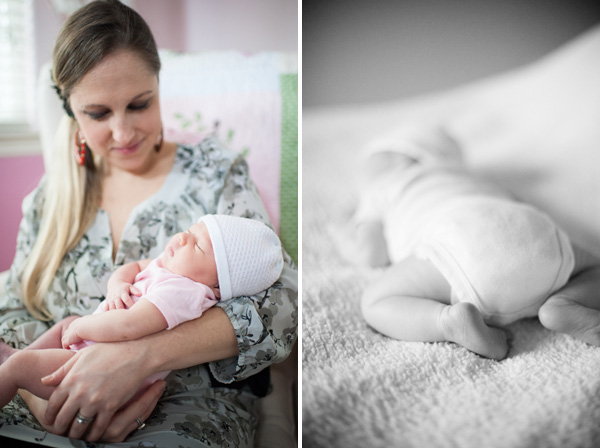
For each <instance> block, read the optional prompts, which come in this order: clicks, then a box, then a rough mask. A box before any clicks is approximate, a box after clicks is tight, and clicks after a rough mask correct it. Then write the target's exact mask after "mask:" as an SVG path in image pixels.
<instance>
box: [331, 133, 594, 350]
mask: <svg viewBox="0 0 600 448" xmlns="http://www.w3.org/2000/svg"><path fill="white" fill-rule="evenodd" d="M361 167H362V169H363V170H364V172H363V173H362V177H363V184H362V186H361V190H360V194H359V202H358V206H357V209H356V211H355V213H354V215H353V217H352V219H351V220H350V222H349V224H348V227H346V228H345V229H343V231H342V232H341V233H340V234H339V235H337V236H338V239H339V244H338V246H339V247H340V251H341V252H342V254H343V255H345V256H346V258H348V259H349V260H351V261H353V262H357V263H359V264H367V265H370V266H387V265H389V267H388V268H387V269H386V271H385V272H384V273H383V275H382V276H381V278H379V279H378V280H377V281H376V282H375V283H373V284H371V285H369V286H368V287H367V289H366V291H365V292H364V295H363V299H362V306H361V308H362V313H363V316H364V318H365V319H366V321H367V322H368V323H369V324H370V325H371V326H372V327H373V328H375V329H376V330H378V331H380V332H381V333H383V334H385V335H387V336H390V337H393V338H396V339H400V340H404V341H423V342H435V341H451V342H455V343H458V344H460V345H463V346H464V347H466V348H467V349H469V350H471V351H473V352H475V353H477V354H479V355H482V356H485V357H489V358H494V359H502V358H504V357H505V356H506V354H507V352H508V343H507V339H506V333H505V331H504V330H503V329H502V328H501V327H503V326H505V325H508V324H510V323H512V322H514V321H516V320H518V319H522V318H527V317H535V316H538V317H539V318H540V321H541V322H542V324H543V325H544V326H545V327H547V328H549V329H552V330H555V331H559V332H564V333H568V334H571V335H573V336H575V337H577V338H579V339H582V340H583V341H585V342H587V343H590V344H594V345H600V311H598V310H599V309H600V296H599V293H598V291H600V268H599V267H598V266H599V263H598V260H597V259H595V258H594V257H593V256H591V255H590V254H588V253H586V252H584V251H583V250H581V249H579V248H577V247H574V246H573V245H572V244H571V242H570V241H569V238H568V236H567V235H566V234H565V232H564V231H563V230H561V229H560V228H559V227H558V226H557V225H556V223H555V222H554V221H553V220H552V219H551V218H550V217H549V216H547V215H546V214H544V213H543V212H541V211H540V210H538V209H536V208H534V207H531V206H529V205H526V204H523V203H520V202H517V201H516V200H515V199H514V198H513V197H512V196H511V195H510V194H508V193H507V192H505V191H503V190H502V189H500V188H499V187H497V186H495V185H493V184H491V183H489V182H486V181H484V180H482V179H479V178H477V177H475V176H473V175H471V174H469V173H468V172H467V171H466V170H465V168H464V166H463V165H462V162H461V157H460V151H459V149H458V147H457V145H456V143H455V142H454V141H453V140H452V139H451V138H450V137H449V136H448V135H447V134H446V133H445V132H444V131H443V130H440V129H431V128H426V129H407V130H405V131H402V132H398V133H397V134H396V135H395V136H394V137H392V138H387V139H382V140H378V141H375V142H372V144H371V145H369V146H368V148H367V149H366V158H365V161H364V163H363V164H361Z"/></svg>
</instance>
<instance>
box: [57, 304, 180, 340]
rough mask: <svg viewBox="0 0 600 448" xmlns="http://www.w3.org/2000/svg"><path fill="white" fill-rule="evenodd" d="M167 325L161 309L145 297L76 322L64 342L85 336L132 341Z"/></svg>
mask: <svg viewBox="0 0 600 448" xmlns="http://www.w3.org/2000/svg"><path fill="white" fill-rule="evenodd" d="M167 327H168V324H167V320H166V319H165V317H164V316H163V314H162V313H161V312H160V311H159V309H158V308H157V307H156V306H155V305H153V304H152V303H151V302H149V301H148V300H146V299H144V298H142V299H140V300H138V301H137V302H136V303H135V305H133V306H132V307H131V308H129V309H128V310H124V309H118V310H112V311H108V312H104V313H99V314H92V315H89V316H84V317H82V318H80V319H77V320H75V321H73V323H71V325H69V328H67V330H66V331H65V333H64V335H63V339H62V344H63V347H64V348H68V347H70V346H71V345H72V344H76V343H78V342H81V341H82V340H84V339H86V340H90V341H95V342H119V341H130V340H134V339H139V338H141V337H144V336H147V335H150V334H153V333H157V332H159V331H161V330H164V329H166V328H167Z"/></svg>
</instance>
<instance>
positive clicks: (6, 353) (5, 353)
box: [0, 341, 18, 364]
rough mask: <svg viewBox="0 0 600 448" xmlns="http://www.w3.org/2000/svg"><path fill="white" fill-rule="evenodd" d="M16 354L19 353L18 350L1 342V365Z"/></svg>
mask: <svg viewBox="0 0 600 448" xmlns="http://www.w3.org/2000/svg"><path fill="white" fill-rule="evenodd" d="M16 352H18V350H17V349H14V348H12V347H11V346H10V345H8V344H6V343H4V342H2V341H0V364H4V362H5V361H6V360H7V359H8V358H9V357H10V355H12V354H13V353H16Z"/></svg>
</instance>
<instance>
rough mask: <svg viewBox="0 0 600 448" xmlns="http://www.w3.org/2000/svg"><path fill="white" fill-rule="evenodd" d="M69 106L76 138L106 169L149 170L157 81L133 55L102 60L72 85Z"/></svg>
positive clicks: (157, 123) (157, 126)
mask: <svg viewBox="0 0 600 448" xmlns="http://www.w3.org/2000/svg"><path fill="white" fill-rule="evenodd" d="M70 104H71V108H72V109H73V113H74V115H75V119H76V120H77V123H78V124H79V128H80V134H81V136H82V137H83V138H85V139H86V142H87V145H88V147H89V148H90V150H91V151H93V152H94V153H96V154H99V155H101V156H102V157H103V158H104V159H105V160H106V162H107V163H108V165H109V167H110V168H114V169H121V170H125V171H128V172H132V173H137V174H139V173H143V172H144V171H145V170H148V169H150V168H151V167H152V163H153V160H154V159H153V156H154V155H155V154H156V153H155V150H154V146H155V145H156V143H157V142H158V140H159V138H160V132H161V126H162V125H161V119H160V104H159V91H158V78H157V76H156V75H155V74H154V73H152V71H151V70H150V69H149V68H148V66H147V65H146V63H145V62H144V61H143V60H142V59H141V58H140V57H139V56H138V55H137V53H134V52H132V51H128V50H120V51H118V52H116V53H114V54H112V55H109V56H107V57H106V58H105V59H104V60H102V61H101V62H100V63H99V64H98V65H97V66H95V67H94V68H93V69H91V70H90V71H89V72H88V73H86V74H85V76H84V77H83V78H82V79H81V81H79V83H78V84H77V85H75V87H74V88H73V90H72V91H71V97H70Z"/></svg>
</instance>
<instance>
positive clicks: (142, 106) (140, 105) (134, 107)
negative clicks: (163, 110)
mask: <svg viewBox="0 0 600 448" xmlns="http://www.w3.org/2000/svg"><path fill="white" fill-rule="evenodd" d="M149 104H150V100H146V101H144V102H141V103H133V104H130V105H129V109H131V110H144V109H147V108H148V105H149Z"/></svg>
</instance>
